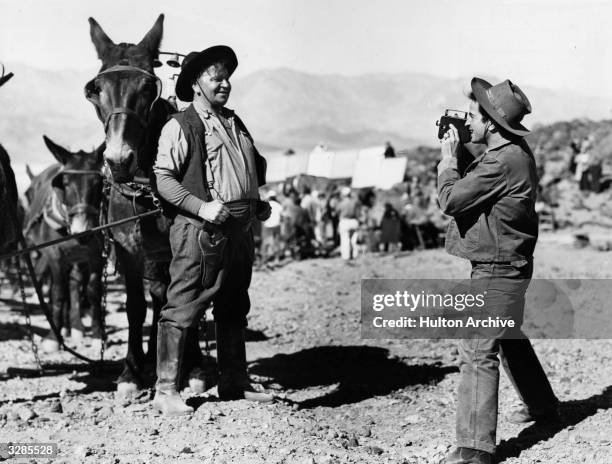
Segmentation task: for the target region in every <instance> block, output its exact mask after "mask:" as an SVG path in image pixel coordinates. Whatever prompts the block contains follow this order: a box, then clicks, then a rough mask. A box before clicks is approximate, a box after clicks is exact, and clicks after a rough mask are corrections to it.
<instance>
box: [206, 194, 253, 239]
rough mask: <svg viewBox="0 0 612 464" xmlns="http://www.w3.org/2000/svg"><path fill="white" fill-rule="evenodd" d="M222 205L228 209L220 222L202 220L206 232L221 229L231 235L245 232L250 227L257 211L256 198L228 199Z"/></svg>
mask: <svg viewBox="0 0 612 464" xmlns="http://www.w3.org/2000/svg"><path fill="white" fill-rule="evenodd" d="M224 206H225V207H226V208H227V209H228V210H229V216H228V217H227V219H226V220H225V221H223V223H221V224H213V223H212V222H208V221H204V225H203V227H202V228H203V229H204V230H205V231H206V232H211V233H214V232H219V231H221V232H223V233H224V234H226V235H232V234H236V233H240V232H246V231H247V230H249V229H250V228H251V225H252V224H253V221H254V220H255V214H256V212H257V200H255V199H249V200H235V201H228V202H227V203H224Z"/></svg>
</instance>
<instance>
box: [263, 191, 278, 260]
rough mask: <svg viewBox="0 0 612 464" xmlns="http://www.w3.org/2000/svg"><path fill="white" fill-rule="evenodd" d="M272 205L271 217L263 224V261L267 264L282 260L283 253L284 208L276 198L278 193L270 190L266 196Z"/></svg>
mask: <svg viewBox="0 0 612 464" xmlns="http://www.w3.org/2000/svg"><path fill="white" fill-rule="evenodd" d="M266 199H267V201H268V203H270V217H269V218H268V219H266V220H265V221H263V224H262V229H261V230H262V238H261V241H262V260H263V262H264V263H265V262H267V261H269V260H271V259H272V260H274V262H278V261H279V260H280V252H281V216H282V212H283V207H282V206H281V204H280V203H279V202H278V199H277V198H276V192H275V191H274V190H270V191H269V192H268V194H267V196H266Z"/></svg>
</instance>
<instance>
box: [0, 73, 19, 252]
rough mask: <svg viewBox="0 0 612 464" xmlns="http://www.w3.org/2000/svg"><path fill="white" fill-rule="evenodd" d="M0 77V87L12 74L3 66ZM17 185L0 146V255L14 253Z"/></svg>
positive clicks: (17, 228) (17, 210)
mask: <svg viewBox="0 0 612 464" xmlns="http://www.w3.org/2000/svg"><path fill="white" fill-rule="evenodd" d="M0 66H1V67H2V68H1V69H2V75H1V76H0V87H1V86H3V85H4V84H5V83H6V82H8V80H9V79H10V78H11V77H12V76H13V74H12V73H9V74H6V75H5V74H4V66H2V65H0ZM18 198H19V197H18V194H17V184H16V182H15V173H14V172H13V169H12V167H11V160H10V158H9V155H8V153H7V152H6V150H5V149H4V147H3V146H2V145H0V209H2V211H5V212H7V213H8V214H6V215H5V216H4V219H3V220H2V221H0V254H4V253H8V252H11V251H15V250H16V248H17V243H18V238H19V235H18V231H19V227H20V226H19V220H20V218H19V216H20V214H19V207H18V202H19V199H18Z"/></svg>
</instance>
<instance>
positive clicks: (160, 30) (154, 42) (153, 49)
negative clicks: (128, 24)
mask: <svg viewBox="0 0 612 464" xmlns="http://www.w3.org/2000/svg"><path fill="white" fill-rule="evenodd" d="M163 35H164V15H163V14H160V15H159V17H158V18H157V21H155V24H153V27H152V28H151V30H150V31H149V32H147V35H145V36H144V38H143V39H142V40H141V41H140V43H139V44H138V46H139V47H142V48H145V49H146V50H147V51H148V52H149V55H151V56H154V57H157V53H158V51H159V46H160V45H161V40H162V36H163Z"/></svg>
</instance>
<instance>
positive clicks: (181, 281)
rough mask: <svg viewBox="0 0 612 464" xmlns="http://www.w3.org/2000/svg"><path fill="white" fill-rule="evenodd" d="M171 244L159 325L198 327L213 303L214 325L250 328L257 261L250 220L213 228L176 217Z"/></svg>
mask: <svg viewBox="0 0 612 464" xmlns="http://www.w3.org/2000/svg"><path fill="white" fill-rule="evenodd" d="M228 221H230V222H231V221H232V219H231V218H230V219H229V220H228ZM170 246H171V248H172V261H171V263H170V285H169V287H168V293H167V295H168V302H167V303H166V305H165V306H164V307H163V308H162V311H161V317H160V324H161V323H169V324H171V325H172V326H174V327H177V328H181V329H185V328H189V327H195V326H197V324H198V322H199V320H200V319H201V318H202V316H203V315H204V312H205V311H206V309H207V308H208V306H209V305H210V303H211V302H212V303H213V318H214V320H215V322H216V323H218V324H224V325H235V326H241V327H246V325H247V319H246V317H247V314H248V312H249V310H250V307H251V302H250V299H249V294H248V289H249V285H250V283H251V274H252V267H253V260H254V243H253V234H252V232H251V230H250V227H249V226H248V224H247V225H244V224H243V223H240V224H234V225H232V224H227V225H226V226H224V227H215V228H214V230H213V231H211V230H203V229H201V228H199V227H197V226H196V225H194V224H192V223H191V222H190V221H189V220H188V219H185V218H184V217H182V216H177V218H176V219H175V220H174V222H173V224H172V226H171V228H170Z"/></svg>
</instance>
